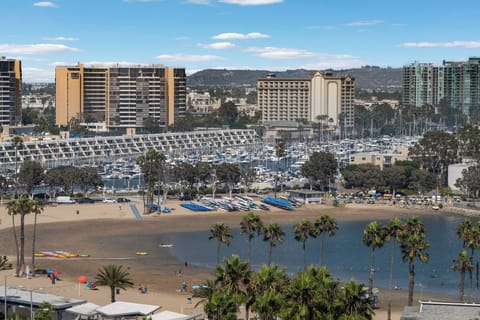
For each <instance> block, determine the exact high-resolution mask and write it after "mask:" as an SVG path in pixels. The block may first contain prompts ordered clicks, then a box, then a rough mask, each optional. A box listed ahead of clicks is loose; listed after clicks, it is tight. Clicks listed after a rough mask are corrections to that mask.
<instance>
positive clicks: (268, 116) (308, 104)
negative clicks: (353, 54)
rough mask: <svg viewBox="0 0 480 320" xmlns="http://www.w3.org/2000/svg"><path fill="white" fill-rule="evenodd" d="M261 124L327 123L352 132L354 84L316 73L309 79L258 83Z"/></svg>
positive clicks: (347, 78) (344, 78) (349, 79)
mask: <svg viewBox="0 0 480 320" xmlns="http://www.w3.org/2000/svg"><path fill="white" fill-rule="evenodd" d="M257 90H258V100H257V103H258V108H259V110H260V111H261V112H262V122H263V123H265V124H275V123H280V122H296V121H298V120H299V119H304V120H306V121H308V122H319V121H324V124H325V125H328V126H329V127H330V128H334V127H337V128H340V127H344V128H350V129H351V128H353V125H354V97H355V80H354V78H352V77H350V76H349V75H347V76H341V77H340V76H333V75H331V74H327V73H321V72H315V73H313V74H312V75H311V76H310V78H308V79H302V78H276V77H275V76H274V75H269V76H268V77H267V78H265V79H257Z"/></svg>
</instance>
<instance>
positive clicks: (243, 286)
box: [215, 255, 253, 320]
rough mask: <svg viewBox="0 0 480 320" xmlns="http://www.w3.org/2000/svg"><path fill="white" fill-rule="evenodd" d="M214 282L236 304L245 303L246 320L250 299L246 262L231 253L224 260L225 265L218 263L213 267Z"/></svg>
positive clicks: (248, 270) (248, 269) (249, 275)
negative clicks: (230, 256) (228, 257)
mask: <svg viewBox="0 0 480 320" xmlns="http://www.w3.org/2000/svg"><path fill="white" fill-rule="evenodd" d="M215 275H216V282H217V283H218V284H219V285H220V286H221V288H222V289H223V290H225V291H226V292H228V293H229V294H231V295H232V297H233V299H234V300H235V301H236V303H237V304H238V305H241V304H242V303H245V313H246V317H247V320H248V315H249V311H250V306H251V303H249V302H252V303H253V301H250V299H249V296H248V293H247V286H248V285H249V283H250V278H251V271H250V264H249V263H248V262H242V261H241V260H240V257H239V256H238V255H232V258H231V259H230V260H228V259H226V260H225V266H223V265H221V264H218V265H217V267H216V269H215Z"/></svg>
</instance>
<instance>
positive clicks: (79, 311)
mask: <svg viewBox="0 0 480 320" xmlns="http://www.w3.org/2000/svg"><path fill="white" fill-rule="evenodd" d="M98 307H100V306H99V305H97V304H94V303H90V302H87V303H84V304H80V305H78V306H74V307H71V308H68V309H66V310H65V311H67V312H70V313H73V314H76V315H79V316H87V317H91V316H95V315H97V314H98V312H97V308H98Z"/></svg>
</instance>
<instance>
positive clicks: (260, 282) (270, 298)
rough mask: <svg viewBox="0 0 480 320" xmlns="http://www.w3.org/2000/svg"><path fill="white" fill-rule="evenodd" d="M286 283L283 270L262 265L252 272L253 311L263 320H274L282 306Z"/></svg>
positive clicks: (273, 266)
mask: <svg viewBox="0 0 480 320" xmlns="http://www.w3.org/2000/svg"><path fill="white" fill-rule="evenodd" d="M287 283H288V279H287V275H286V273H285V269H284V268H279V267H278V266H276V265H263V266H262V267H261V268H260V270H258V272H253V274H252V277H251V285H252V287H253V288H254V294H255V302H254V304H253V308H252V309H253V311H255V312H256V313H257V314H258V315H259V316H260V317H261V318H262V319H263V320H276V319H277V317H278V315H279V313H280V310H281V309H282V306H283V299H282V292H283V289H284V288H285V286H286V285H287Z"/></svg>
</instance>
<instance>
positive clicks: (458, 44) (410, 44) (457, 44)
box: [400, 41, 480, 48]
mask: <svg viewBox="0 0 480 320" xmlns="http://www.w3.org/2000/svg"><path fill="white" fill-rule="evenodd" d="M400 46H401V47H405V48H455V47H464V48H480V41H449V42H405V43H402V44H401V45H400Z"/></svg>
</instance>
